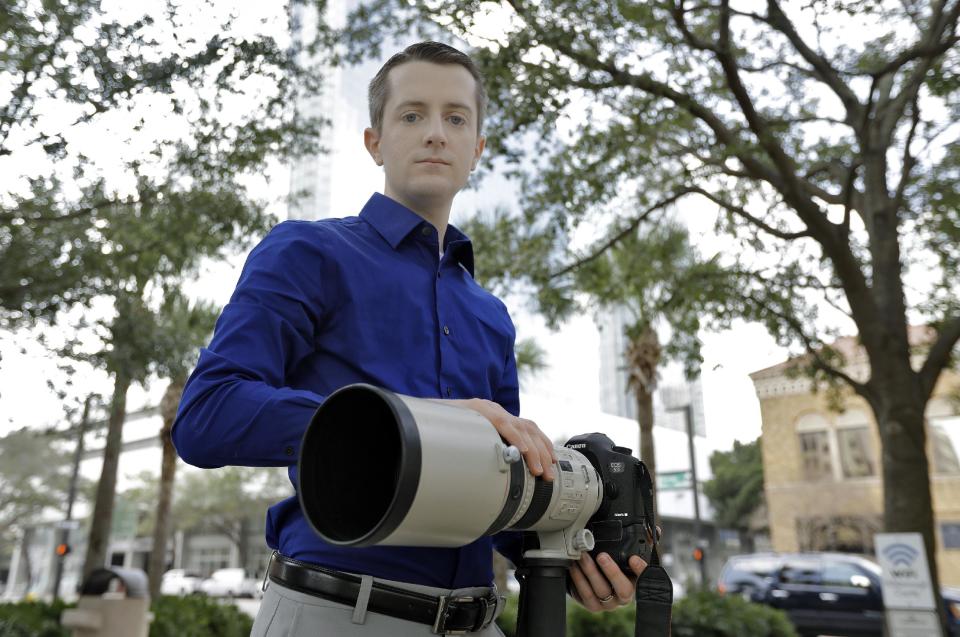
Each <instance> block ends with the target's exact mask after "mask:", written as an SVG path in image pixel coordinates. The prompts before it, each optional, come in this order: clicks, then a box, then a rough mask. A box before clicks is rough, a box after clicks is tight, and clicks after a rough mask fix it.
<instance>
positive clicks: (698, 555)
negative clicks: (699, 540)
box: [693, 546, 704, 562]
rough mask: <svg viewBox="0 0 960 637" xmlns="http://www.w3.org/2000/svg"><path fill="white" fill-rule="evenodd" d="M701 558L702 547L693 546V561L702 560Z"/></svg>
mask: <svg viewBox="0 0 960 637" xmlns="http://www.w3.org/2000/svg"><path fill="white" fill-rule="evenodd" d="M703 558H704V554H703V548H701V547H699V546H698V547H696V548H694V549H693V560H694V561H695V562H703Z"/></svg>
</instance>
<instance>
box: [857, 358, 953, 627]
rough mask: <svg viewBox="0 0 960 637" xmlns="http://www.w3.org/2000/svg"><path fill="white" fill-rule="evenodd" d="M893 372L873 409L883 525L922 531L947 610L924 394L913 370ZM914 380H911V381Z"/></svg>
mask: <svg viewBox="0 0 960 637" xmlns="http://www.w3.org/2000/svg"><path fill="white" fill-rule="evenodd" d="M899 376H901V378H897V377H895V376H893V375H892V374H891V375H889V377H887V378H885V379H882V380H881V381H880V382H878V383H877V389H878V390H879V391H877V392H876V398H875V399H874V401H873V403H874V404H873V407H874V414H875V416H876V418H877V424H878V426H879V429H880V436H881V439H882V441H883V463H882V465H883V527H884V531H885V532H887V533H911V532H912V533H920V534H921V536H922V537H923V542H924V546H925V548H926V554H927V564H928V566H929V571H930V581H931V582H932V583H933V590H934V599H935V600H936V602H937V610H938V611H939V612H940V613H941V617H944V616H945V615H943V611H944V609H943V607H942V606H943V600H942V598H941V596H940V595H939V594H938V592H939V590H940V584H939V582H940V578H939V574H938V568H937V560H936V546H937V545H936V537H935V534H934V525H935V521H934V516H933V496H932V492H931V489H930V465H929V461H928V459H927V453H926V429H925V427H924V415H923V413H924V408H925V400H924V399H923V398H922V397H921V396H920V393H919V391H914V390H913V389H912V388H914V387H915V386H916V385H917V384H918V383H917V381H916V376H915V375H914V374H913V373H912V372H906V373H904V374H900V375H899ZM911 381H912V382H911Z"/></svg>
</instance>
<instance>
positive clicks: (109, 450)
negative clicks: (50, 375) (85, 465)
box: [83, 372, 130, 580]
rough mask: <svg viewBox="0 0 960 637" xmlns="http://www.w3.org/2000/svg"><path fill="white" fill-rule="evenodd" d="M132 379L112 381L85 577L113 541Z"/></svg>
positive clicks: (120, 376) (120, 377) (97, 565)
mask: <svg viewBox="0 0 960 637" xmlns="http://www.w3.org/2000/svg"><path fill="white" fill-rule="evenodd" d="M129 388H130V380H129V379H128V378H126V377H125V376H124V375H123V374H122V373H119V372H118V373H117V375H116V377H115V378H114V381H113V400H112V401H111V402H110V419H109V422H108V425H107V442H106V445H105V446H104V449H103V468H102V469H101V470H100V482H98V483H97V495H96V502H95V504H94V506H93V515H92V516H91V523H90V535H89V538H88V540H87V554H86V556H85V557H84V560H83V579H84V580H86V578H87V576H88V575H90V573H91V572H92V571H93V570H94V569H96V568H100V567H102V566H104V564H105V563H106V561H107V542H108V541H109V540H110V525H111V522H112V521H113V504H114V499H115V496H116V491H117V466H118V465H119V463H120V447H121V443H122V434H123V421H124V418H125V417H126V410H127V390H128V389H129Z"/></svg>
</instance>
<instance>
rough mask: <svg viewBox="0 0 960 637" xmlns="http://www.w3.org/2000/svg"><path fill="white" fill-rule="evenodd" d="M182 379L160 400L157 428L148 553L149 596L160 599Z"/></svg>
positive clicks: (168, 529)
mask: <svg viewBox="0 0 960 637" xmlns="http://www.w3.org/2000/svg"><path fill="white" fill-rule="evenodd" d="M183 384H184V383H183V380H182V379H175V380H172V381H171V382H170V385H168V386H167V391H166V392H164V394H163V398H162V399H161V400H160V414H161V417H162V418H163V427H162V428H161V429H160V443H161V445H162V447H163V460H162V461H161V465H160V493H159V495H158V497H157V515H156V524H154V527H153V549H152V550H151V552H150V567H149V571H150V573H149V575H150V597H151V599H157V598H158V597H160V582H161V579H162V577H163V572H164V571H165V570H166V557H167V542H168V541H169V539H170V526H171V524H170V523H171V519H170V508H171V504H172V502H173V481H174V478H175V475H176V470H177V452H176V450H175V449H174V448H173V441H172V440H171V438H170V430H171V429H172V428H173V420H174V418H175V417H176V415H177V406H178V405H179V404H180V396H181V395H182V394H183Z"/></svg>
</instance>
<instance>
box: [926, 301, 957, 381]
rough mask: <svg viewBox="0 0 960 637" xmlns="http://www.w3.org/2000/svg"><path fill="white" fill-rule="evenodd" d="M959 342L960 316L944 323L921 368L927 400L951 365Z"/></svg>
mask: <svg viewBox="0 0 960 637" xmlns="http://www.w3.org/2000/svg"><path fill="white" fill-rule="evenodd" d="M957 342H960V316H955V317H954V318H952V319H950V320H949V321H946V322H945V323H944V325H943V327H942V328H941V329H940V330H939V332H938V334H937V340H936V341H934V343H933V347H931V348H930V352H929V353H928V354H927V360H925V361H924V362H923V367H921V368H920V372H919V376H920V387H921V390H922V391H923V395H924V398H925V399H929V398H930V395H931V394H932V393H933V388H934V387H935V386H936V384H937V379H938V378H940V373H941V372H942V371H943V370H944V369H945V368H946V367H947V365H949V364H950V360H951V358H952V356H953V349H954V348H955V347H956V346H957Z"/></svg>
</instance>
